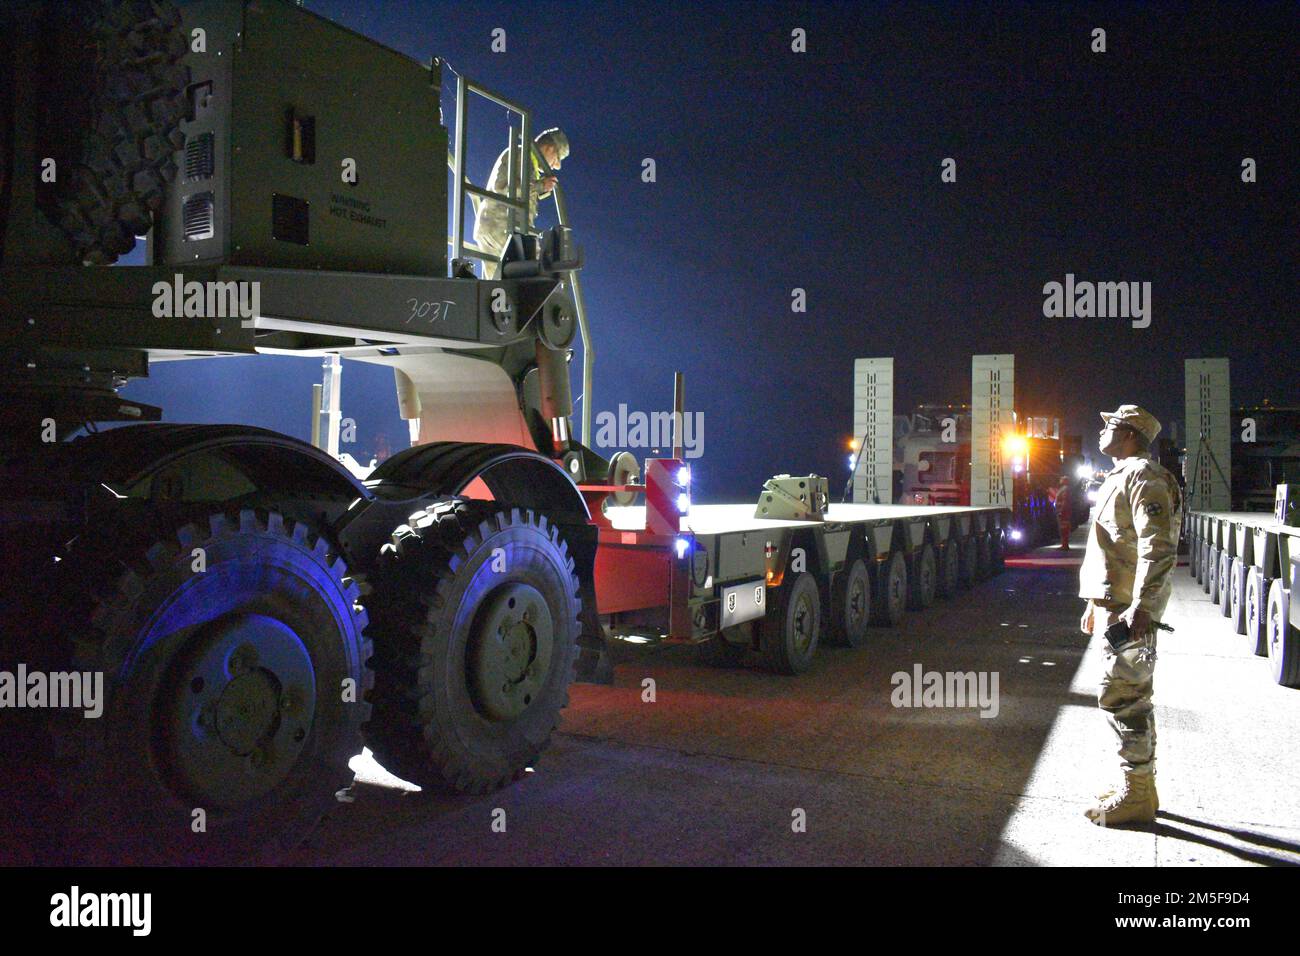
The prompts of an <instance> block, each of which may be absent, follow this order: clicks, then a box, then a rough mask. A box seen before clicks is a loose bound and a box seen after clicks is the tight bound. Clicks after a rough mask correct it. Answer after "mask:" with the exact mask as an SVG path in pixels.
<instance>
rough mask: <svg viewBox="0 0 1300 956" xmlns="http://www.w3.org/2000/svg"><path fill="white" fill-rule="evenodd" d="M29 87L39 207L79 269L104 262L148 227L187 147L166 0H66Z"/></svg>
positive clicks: (182, 72) (183, 82)
mask: <svg viewBox="0 0 1300 956" xmlns="http://www.w3.org/2000/svg"><path fill="white" fill-rule="evenodd" d="M45 9H46V10H47V11H48V12H49V15H50V19H49V21H48V22H47V24H46V26H47V29H48V30H49V33H48V34H47V37H48V38H49V40H50V42H49V43H47V44H46V47H45V51H44V56H43V58H42V63H41V66H40V75H39V77H38V80H37V82H39V83H40V84H41V102H42V108H41V114H40V116H39V118H38V123H39V132H38V136H39V141H38V150H39V151H40V152H41V155H42V158H44V157H49V158H51V159H53V160H54V161H55V167H54V169H55V173H56V179H55V182H53V183H44V184H42V185H41V187H40V192H39V193H38V201H39V202H40V204H41V208H42V210H43V211H44V212H45V214H46V216H48V217H49V219H50V220H51V221H52V222H53V223H54V224H55V225H56V226H58V227H59V229H60V230H62V231H63V233H64V234H66V235H67V236H68V238H69V239H71V240H72V243H73V245H74V246H75V248H76V250H77V252H78V254H79V255H80V257H81V259H82V260H83V261H85V262H92V263H100V264H106V263H112V262H115V261H116V260H117V257H118V256H120V255H123V254H124V253H127V252H130V251H131V249H132V248H133V247H134V246H135V237H136V236H139V235H143V234H144V233H145V232H147V231H148V230H149V228H150V226H152V224H153V217H154V215H155V214H156V213H157V212H158V210H159V209H161V207H162V202H163V188H164V186H165V185H166V184H167V183H170V182H171V181H172V180H173V179H174V178H175V175H176V164H175V161H174V158H173V154H174V153H175V151H176V150H178V149H180V148H181V147H183V146H184V145H185V138H184V134H183V133H182V132H181V131H180V123H181V121H182V119H183V118H184V117H185V113H186V109H187V104H186V101H185V97H186V87H187V86H188V84H189V80H190V72H189V67H188V66H185V65H184V64H183V62H182V59H183V57H184V56H185V53H186V50H187V44H186V38H185V35H184V34H183V33H182V31H181V16H180V12H179V11H178V10H177V8H176V6H175V5H174V4H173V3H172V2H171V0H66V2H60V3H51V4H46V5H45Z"/></svg>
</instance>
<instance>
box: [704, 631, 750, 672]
mask: <svg viewBox="0 0 1300 956" xmlns="http://www.w3.org/2000/svg"><path fill="white" fill-rule="evenodd" d="M727 632H730V636H732V637H736V638H742V637H743V640H744V643H740V644H738V643H733V642H732V641H729V640H727V637H726V636H724V634H726V633H727ZM752 635H753V628H752V622H746V623H744V624H737V625H734V626H733V627H728V628H724V629H723V631H719V632H718V633H717V634H714V635H713V637H711V638H710V639H709V640H707V641H705V642H704V643H702V644H697V645H696V649H695V656H696V658H697V659H698V660H699V662H700V663H701V664H704V665H706V666H708V667H739V666H740V665H741V664H742V663H743V662H744V660H745V652H746V651H747V650H748V649H749V647H750V646H751V642H752V640H753V638H752Z"/></svg>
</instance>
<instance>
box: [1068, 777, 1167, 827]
mask: <svg viewBox="0 0 1300 956" xmlns="http://www.w3.org/2000/svg"><path fill="white" fill-rule="evenodd" d="M1159 808H1160V798H1159V797H1158V796H1157V795H1156V781H1155V778H1154V777H1153V776H1152V775H1151V774H1145V773H1141V774H1139V773H1129V774H1125V775H1124V783H1123V784H1122V785H1121V786H1120V788H1119V789H1118V790H1112V791H1109V792H1108V793H1104V794H1102V795H1101V797H1100V798H1098V800H1097V805H1096V806H1095V807H1089V808H1088V810H1086V811H1085V812H1084V816H1086V817H1087V818H1088V819H1089V820H1091V821H1092V822H1093V823H1095V824H1097V826H1099V827H1114V826H1122V825H1123V824H1126V823H1151V822H1152V821H1153V820H1155V818H1156V810H1158V809H1159Z"/></svg>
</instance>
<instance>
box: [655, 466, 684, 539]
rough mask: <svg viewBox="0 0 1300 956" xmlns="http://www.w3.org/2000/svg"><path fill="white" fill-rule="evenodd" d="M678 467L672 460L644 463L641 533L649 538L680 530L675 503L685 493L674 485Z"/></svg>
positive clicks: (679, 486) (680, 518) (680, 525)
mask: <svg viewBox="0 0 1300 956" xmlns="http://www.w3.org/2000/svg"><path fill="white" fill-rule="evenodd" d="M681 467H682V462H681V461H678V460H677V459H676V458H647V459H646V463H645V529H646V531H648V532H650V533H651V534H676V533H677V532H678V531H680V530H681V528H682V510H681V508H680V507H679V505H678V499H679V498H680V496H681V495H683V494H689V490H688V489H686V488H683V487H682V486H681V485H679V484H678V483H677V475H678V473H679V472H680V470H681Z"/></svg>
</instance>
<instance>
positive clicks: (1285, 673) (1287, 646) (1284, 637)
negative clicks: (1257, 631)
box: [1267, 578, 1300, 687]
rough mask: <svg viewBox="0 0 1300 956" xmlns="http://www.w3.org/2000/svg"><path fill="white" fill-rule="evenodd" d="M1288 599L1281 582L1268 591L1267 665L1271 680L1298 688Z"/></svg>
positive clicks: (1298, 652) (1298, 653)
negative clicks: (1271, 669) (1270, 672)
mask: <svg viewBox="0 0 1300 956" xmlns="http://www.w3.org/2000/svg"><path fill="white" fill-rule="evenodd" d="M1289 598H1290V595H1289V594H1288V593H1287V590H1286V589H1285V588H1284V587H1282V579H1281V578H1277V579H1275V580H1274V581H1273V585H1272V587H1270V588H1269V589H1268V625H1267V627H1268V661H1269V663H1270V664H1271V665H1272V667H1273V680H1275V681H1277V683H1279V684H1281V685H1282V686H1283V687H1297V686H1300V646H1297V641H1296V629H1295V628H1294V627H1292V626H1291V622H1290V621H1289V620H1288V607H1287V605H1288V604H1289Z"/></svg>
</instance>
